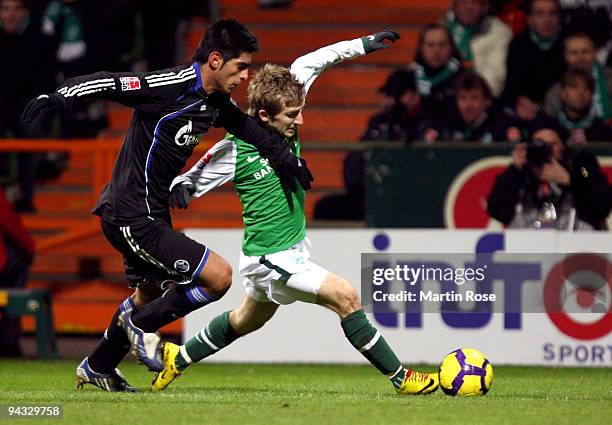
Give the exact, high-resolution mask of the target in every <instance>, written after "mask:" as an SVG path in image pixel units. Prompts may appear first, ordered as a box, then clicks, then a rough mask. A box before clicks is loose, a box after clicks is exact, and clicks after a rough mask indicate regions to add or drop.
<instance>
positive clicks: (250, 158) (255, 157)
mask: <svg viewBox="0 0 612 425" xmlns="http://www.w3.org/2000/svg"><path fill="white" fill-rule="evenodd" d="M257 158H259V155H255V156H247V159H246V160H247V162H248V163H251V162H255V161H257Z"/></svg>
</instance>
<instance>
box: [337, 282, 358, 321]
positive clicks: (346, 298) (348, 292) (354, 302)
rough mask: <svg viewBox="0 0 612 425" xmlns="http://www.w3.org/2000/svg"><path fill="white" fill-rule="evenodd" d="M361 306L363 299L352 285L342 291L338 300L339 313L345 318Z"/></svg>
mask: <svg viewBox="0 0 612 425" xmlns="http://www.w3.org/2000/svg"><path fill="white" fill-rule="evenodd" d="M360 308H361V301H360V299H359V294H358V293H357V291H356V290H355V288H353V287H350V288H347V289H345V290H343V291H342V292H341V295H340V297H339V300H338V314H340V316H341V317H343V318H344V317H346V316H348V315H349V314H351V313H354V312H356V311H357V310H359V309H360Z"/></svg>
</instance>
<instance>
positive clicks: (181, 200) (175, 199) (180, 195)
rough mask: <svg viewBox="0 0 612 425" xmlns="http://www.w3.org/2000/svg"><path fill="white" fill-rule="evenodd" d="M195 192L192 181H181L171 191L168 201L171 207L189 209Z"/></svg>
mask: <svg viewBox="0 0 612 425" xmlns="http://www.w3.org/2000/svg"><path fill="white" fill-rule="evenodd" d="M194 193H195V187H194V186H193V183H191V182H183V183H179V184H177V185H176V186H174V187H173V188H172V190H171V191H170V197H169V198H168V203H169V204H170V208H178V209H180V210H185V209H187V206H188V205H189V203H190V202H191V196H192V195H193V194H194Z"/></svg>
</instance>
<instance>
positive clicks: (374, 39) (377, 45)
mask: <svg viewBox="0 0 612 425" xmlns="http://www.w3.org/2000/svg"><path fill="white" fill-rule="evenodd" d="M400 38H401V37H400V35H399V34H398V33H396V32H395V31H391V30H384V31H380V32H377V33H374V34H372V35H368V36H367V37H362V39H361V41H362V42H363V48H364V49H365V52H366V53H371V52H373V51H375V50H380V49H387V48H389V45H388V44H385V43H383V41H385V40H390V41H391V42H393V43H395V40H399V39H400Z"/></svg>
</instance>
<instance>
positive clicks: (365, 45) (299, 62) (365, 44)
mask: <svg viewBox="0 0 612 425" xmlns="http://www.w3.org/2000/svg"><path fill="white" fill-rule="evenodd" d="M399 38H400V35H399V34H398V33H396V32H395V31H392V30H384V31H379V32H377V33H374V34H371V35H367V36H364V37H360V38H356V39H354V40H346V41H340V42H338V43H334V44H330V45H328V46H325V47H321V48H319V49H317V50H315V51H314V52H310V53H308V54H306V55H303V56H300V57H299V58H297V59H296V60H295V61H294V62H293V63H292V64H291V73H292V74H293V75H295V77H296V78H297V80H298V81H300V82H301V83H302V84H304V91H305V92H306V93H308V90H309V89H310V86H311V85H312V83H313V82H314V80H315V79H316V78H317V77H318V76H319V75H321V73H323V71H325V70H326V69H327V68H329V67H331V66H334V65H336V64H337V63H340V62H342V61H343V60H346V59H354V58H357V57H359V56H363V55H367V54H368V53H372V52H375V51H377V50H380V49H386V48H388V47H389V44H387V43H386V42H387V41H391V42H392V43H394V42H395V40H399Z"/></svg>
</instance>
